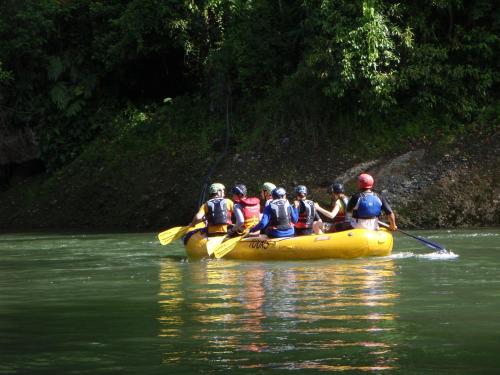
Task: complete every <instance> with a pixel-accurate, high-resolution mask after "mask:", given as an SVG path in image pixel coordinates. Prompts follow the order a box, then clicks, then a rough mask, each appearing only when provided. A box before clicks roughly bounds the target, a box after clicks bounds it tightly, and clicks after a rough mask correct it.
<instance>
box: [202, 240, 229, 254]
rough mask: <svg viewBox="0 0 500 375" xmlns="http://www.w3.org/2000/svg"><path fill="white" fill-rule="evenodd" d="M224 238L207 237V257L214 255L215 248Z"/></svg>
mask: <svg viewBox="0 0 500 375" xmlns="http://www.w3.org/2000/svg"><path fill="white" fill-rule="evenodd" d="M224 238H226V236H218V237H208V239H207V253H208V256H211V255H212V254H213V253H214V250H215V248H216V247H218V246H219V245H220V244H221V243H222V241H224Z"/></svg>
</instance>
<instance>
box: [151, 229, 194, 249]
mask: <svg viewBox="0 0 500 375" xmlns="http://www.w3.org/2000/svg"><path fill="white" fill-rule="evenodd" d="M189 228H190V227H189V226H185V227H174V228H170V229H167V230H166V231H163V232H161V233H160V234H158V239H159V240H160V243H161V244H162V245H168V244H169V243H170V242H172V241H175V240H178V239H179V238H181V237H182V236H184V235H185V234H186V233H187V231H188V229H189Z"/></svg>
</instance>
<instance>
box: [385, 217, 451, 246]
mask: <svg viewBox="0 0 500 375" xmlns="http://www.w3.org/2000/svg"><path fill="white" fill-rule="evenodd" d="M378 223H379V224H380V225H382V226H383V227H386V228H389V227H390V226H389V224H387V223H384V222H382V221H379V222H378ZM396 230H397V231H398V232H401V233H403V234H405V235H407V236H408V237H411V238H414V239H416V240H417V241H420V242H422V243H423V244H424V245H426V246H427V247H430V248H431V249H435V250H444V251H446V249H445V248H444V247H443V246H441V245H440V244H438V243H436V242H432V241H430V240H428V239H426V238H423V237H420V236H414V235H413V234H411V233H408V232H405V231H404V230H401V229H399V228H398V229H396Z"/></svg>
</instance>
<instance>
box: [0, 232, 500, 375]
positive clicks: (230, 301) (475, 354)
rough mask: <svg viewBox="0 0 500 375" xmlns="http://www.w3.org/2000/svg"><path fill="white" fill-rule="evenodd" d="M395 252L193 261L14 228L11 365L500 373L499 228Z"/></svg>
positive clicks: (10, 368)
mask: <svg viewBox="0 0 500 375" xmlns="http://www.w3.org/2000/svg"><path fill="white" fill-rule="evenodd" d="M412 233H414V234H418V235H421V236H424V237H426V238H429V239H430V240H432V241H434V242H438V243H440V244H442V245H444V246H445V247H446V248H448V249H450V250H451V251H452V252H453V253H452V254H439V253H435V252H432V250H431V249H429V248H427V247H424V246H422V245H421V244H420V243H419V242H418V241H415V240H414V239H412V238H409V237H407V236H403V235H402V234H396V235H395V248H394V250H393V255H392V256H391V257H385V258H371V259H355V260H333V259H332V260H319V261H295V262H293V261H287V262H276V261H275V262H271V261H268V262H249V261H247V262H245V261H233V260H224V259H222V260H207V259H206V260H201V261H188V260H187V259H185V257H184V251H183V248H182V246H181V244H180V243H177V244H174V245H169V246H166V247H162V246H161V245H160V244H159V243H158V242H157V240H156V236H155V234H123V235H122V234H109V235H57V234H53V235H49V234H23V235H17V234H16V235H0V374H144V375H149V374H195V373H238V374H240V373H246V374H264V373H266V374H267V373H300V374H302V373H318V372H319V373H321V372H333V373H335V372H340V373H344V374H349V373H377V374H499V373H500V272H499V270H500V230H499V229H481V230H469V231H458V230H457V231H435V232H431V231H425V232H412Z"/></svg>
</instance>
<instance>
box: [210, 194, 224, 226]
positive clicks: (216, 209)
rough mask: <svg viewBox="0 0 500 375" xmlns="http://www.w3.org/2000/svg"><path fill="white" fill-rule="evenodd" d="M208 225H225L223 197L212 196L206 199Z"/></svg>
mask: <svg viewBox="0 0 500 375" xmlns="http://www.w3.org/2000/svg"><path fill="white" fill-rule="evenodd" d="M207 206H208V215H207V220H208V224H209V225H226V224H227V223H228V212H227V205H226V199H225V198H214V199H210V200H209V201H207Z"/></svg>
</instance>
